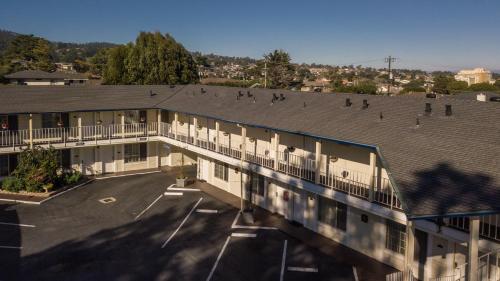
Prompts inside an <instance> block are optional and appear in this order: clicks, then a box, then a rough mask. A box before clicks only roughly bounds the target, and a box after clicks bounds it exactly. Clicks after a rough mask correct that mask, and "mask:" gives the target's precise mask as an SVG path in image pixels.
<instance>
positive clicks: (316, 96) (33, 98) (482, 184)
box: [0, 85, 500, 217]
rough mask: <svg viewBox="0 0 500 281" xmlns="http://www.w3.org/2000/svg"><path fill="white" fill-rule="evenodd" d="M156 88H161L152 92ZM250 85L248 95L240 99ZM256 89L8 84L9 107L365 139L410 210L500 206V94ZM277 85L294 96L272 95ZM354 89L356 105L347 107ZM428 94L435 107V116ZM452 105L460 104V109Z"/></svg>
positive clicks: (4, 106) (3, 107)
mask: <svg viewBox="0 0 500 281" xmlns="http://www.w3.org/2000/svg"><path fill="white" fill-rule="evenodd" d="M201 87H203V88H204V89H205V93H201V91H200V88H201ZM150 90H152V91H153V93H155V94H156V95H154V96H153V97H150V94H149V91H150ZM240 90H241V91H242V92H243V93H244V94H245V95H244V96H243V97H242V98H241V99H240V100H237V99H236V95H237V93H238V91H240ZM247 91H248V89H238V88H226V87H216V86H199V85H188V86H176V87H175V88H170V87H169V86H94V87H76V88H72V87H61V88H53V87H52V88H51V87H42V88H39V87H37V88H26V87H3V88H0V99H2V101H3V102H2V103H1V104H0V112H1V113H26V112H43V111H46V112H50V111H55V112H59V111H81V110H88V111H92V110H118V109H132V108H162V109H167V110H175V111H180V112H186V113H190V114H194V115H199V116H205V117H213V118H219V119H224V120H227V121H233V122H238V123H243V124H248V125H255V126H262V127H267V128H271V129H273V128H274V129H280V130H286V131H290V132H295V133H301V134H306V135H312V136H318V137H322V138H327V139H334V140H340V141H346V142H353V143H357V144H364V145H368V146H374V147H377V148H378V149H379V151H380V153H381V156H382V157H383V159H384V160H385V162H386V165H387V166H388V170H389V171H390V173H391V177H392V179H393V180H394V183H395V184H396V188H397V191H398V196H399V197H400V199H401V200H402V202H403V207H404V209H405V212H406V213H407V214H408V215H409V216H410V217H419V216H432V215H444V214H447V215H450V214H457V215H458V214H464V213H480V212H499V211H500V168H499V167H500V122H499V118H498V117H499V116H500V103H494V102H486V103H485V102H477V101H470V100H459V99H455V98H444V97H443V98H439V99H435V100H433V99H425V98H423V97H386V96H367V95H355V94H324V93H323V94H321V93H297V92H290V91H283V90H265V89H250V92H251V93H252V94H253V97H255V101H254V99H253V97H251V98H249V97H247V96H246V92H247ZM273 93H276V94H278V95H279V94H280V93H283V94H284V95H285V100H284V101H276V102H275V103H274V104H272V103H271V99H272V96H273ZM346 98H350V99H351V102H352V103H353V104H352V106H351V107H345V106H344V105H345V99H346ZM363 99H367V100H368V103H369V107H368V108H367V109H362V100H363ZM426 102H430V103H431V104H432V108H433V112H432V114H430V115H429V116H426V115H425V114H424V107H425V103H426ZM445 104H451V105H452V110H453V115H452V116H451V117H447V116H445V114H444V112H445ZM381 113H382V116H383V119H380V114H381ZM417 117H418V119H419V123H420V125H419V126H418V127H417V126H416V120H417Z"/></svg>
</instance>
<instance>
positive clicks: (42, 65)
mask: <svg viewBox="0 0 500 281" xmlns="http://www.w3.org/2000/svg"><path fill="white" fill-rule="evenodd" d="M51 53H52V50H51V45H50V43H49V42H48V41H47V40H45V39H43V38H39V37H35V36H33V35H18V36H16V37H15V38H14V39H13V40H12V41H10V43H9V45H8V46H7V49H6V50H5V53H4V58H3V60H2V65H3V69H4V71H6V72H7V73H11V72H16V71H21V70H31V69H39V70H43V71H54V70H55V65H54V61H53V58H52V56H51Z"/></svg>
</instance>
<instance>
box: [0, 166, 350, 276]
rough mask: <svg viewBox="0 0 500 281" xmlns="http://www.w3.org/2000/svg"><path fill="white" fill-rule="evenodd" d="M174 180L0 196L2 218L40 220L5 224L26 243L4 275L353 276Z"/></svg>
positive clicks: (5, 259) (152, 178)
mask: <svg viewBox="0 0 500 281" xmlns="http://www.w3.org/2000/svg"><path fill="white" fill-rule="evenodd" d="M174 181H175V176H174V175H172V174H165V173H155V174H148V175H137V176H128V177H123V178H110V179H103V180H98V181H95V182H93V183H91V184H88V185H86V186H83V187H81V188H79V189H75V190H73V191H71V192H68V193H66V194H64V195H62V196H60V197H57V198H54V199H53V200H50V201H48V202H46V203H44V204H42V205H40V206H31V205H7V204H3V205H0V219H2V220H4V221H8V222H12V223H15V224H25V225H29V224H32V225H33V226H35V227H28V226H19V225H1V224H0V246H2V245H4V246H7V245H12V246H14V247H16V246H19V247H22V249H17V248H12V249H7V248H4V249H2V248H0V265H1V267H2V270H0V280H77V281H78V280H280V281H282V280H304V279H310V280H339V281H340V280H354V279H353V274H352V268H351V266H350V265H347V264H343V263H342V262H339V261H338V260H339V259H338V257H337V258H333V257H332V256H329V255H325V254H324V253H322V252H320V251H318V250H317V249H315V248H313V247H310V246H308V245H305V244H304V243H302V242H301V241H299V240H297V239H295V238H292V237H291V236H289V235H287V234H285V233H283V232H281V231H278V230H269V229H244V228H243V229H241V228H232V225H233V221H234V220H235V218H236V216H237V214H238V210H237V209H236V208H234V207H233V206H231V205H230V204H227V203H225V202H222V201H220V200H218V199H216V198H215V197H213V196H212V195H209V194H207V193H204V192H202V191H187V190H186V191H180V190H173V189H168V188H169V187H171V185H172V184H173V183H174ZM165 192H175V193H178V192H180V193H182V195H179V194H173V195H165ZM110 197H111V198H113V199H114V201H112V202H110V203H101V202H99V200H100V199H104V198H110ZM0 222H2V221H1V220H0ZM238 223H240V222H238ZM253 235H255V237H252V236H253ZM285 241H286V243H287V247H286V250H285V251H286V252H285V255H283V253H284V243H285ZM283 257H284V258H283ZM351 263H352V261H350V263H349V264H351ZM315 271H317V272H315Z"/></svg>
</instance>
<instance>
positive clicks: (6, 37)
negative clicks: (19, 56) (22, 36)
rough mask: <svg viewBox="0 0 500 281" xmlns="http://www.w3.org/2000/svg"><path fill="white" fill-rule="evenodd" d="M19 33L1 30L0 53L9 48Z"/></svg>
mask: <svg viewBox="0 0 500 281" xmlns="http://www.w3.org/2000/svg"><path fill="white" fill-rule="evenodd" d="M17 35H19V33H15V32H12V31H8V30H3V29H0V53H1V52H2V51H3V50H5V48H7V45H9V42H10V41H12V39H14V38H15V37H16V36H17Z"/></svg>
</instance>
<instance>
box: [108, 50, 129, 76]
mask: <svg viewBox="0 0 500 281" xmlns="http://www.w3.org/2000/svg"><path fill="white" fill-rule="evenodd" d="M128 53H129V47H128V45H124V46H118V47H115V48H112V49H110V50H109V52H108V59H107V64H106V67H105V69H104V79H103V83H104V84H113V85H117V84H127V82H128V81H127V75H126V74H127V71H126V68H125V58H126V57H127V55H128Z"/></svg>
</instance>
